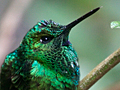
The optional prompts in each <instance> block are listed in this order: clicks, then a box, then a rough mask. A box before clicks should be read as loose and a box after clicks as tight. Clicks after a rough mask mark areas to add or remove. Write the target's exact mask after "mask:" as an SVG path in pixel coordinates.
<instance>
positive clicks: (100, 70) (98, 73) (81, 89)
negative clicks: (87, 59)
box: [78, 48, 120, 90]
mask: <svg viewBox="0 0 120 90" xmlns="http://www.w3.org/2000/svg"><path fill="white" fill-rule="evenodd" d="M119 62H120V48H119V49H118V50H116V51H115V52H114V53H112V54H111V55H110V56H108V57H107V58H106V59H105V60H104V61H102V62H101V63H100V64H99V65H98V66H97V67H95V68H94V69H93V70H92V71H91V72H90V73H89V74H88V75H87V76H86V77H84V78H83V79H82V80H81V81H80V82H79V86H78V90H88V89H89V88H90V87H91V86H92V85H93V84H94V83H95V82H97V81H98V80H99V79H100V78H101V77H103V76H104V75H105V74H106V73H107V72H108V71H109V70H111V69H112V68H113V67H114V66H116V65H117V64H118V63H119Z"/></svg>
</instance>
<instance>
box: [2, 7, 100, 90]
mask: <svg viewBox="0 0 120 90" xmlns="http://www.w3.org/2000/svg"><path fill="white" fill-rule="evenodd" d="M99 9H100V7H98V8H96V9H94V10H91V11H90V12H88V13H87V14H85V15H83V16H82V17H80V18H78V19H76V20H75V21H73V22H71V23H70V24H68V25H60V24H58V23H55V22H53V21H52V20H49V21H46V20H41V21H40V22H38V23H37V24H36V25H35V26H34V27H33V28H31V29H30V30H29V31H28V32H27V34H26V35H25V37H24V38H23V40H22V42H21V43H20V46H19V47H18V48H17V49H16V50H14V51H13V52H11V53H10V54H8V55H7V56H6V59H5V61H4V63H3V64H2V67H1V73H0V86H1V87H0V88H1V90H77V86H78V83H79V78H80V71H79V64H78V57H77V53H76V51H75V50H74V49H73V47H72V44H71V43H70V41H69V40H68V39H69V32H70V30H71V28H72V27H74V26H75V25H77V24H78V23H79V22H81V21H82V20H84V19H85V18H87V17H89V16H90V15H92V14H94V13H95V12H96V11H98V10H99Z"/></svg>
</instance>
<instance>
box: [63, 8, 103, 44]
mask: <svg viewBox="0 0 120 90" xmlns="http://www.w3.org/2000/svg"><path fill="white" fill-rule="evenodd" d="M100 8H101V7H98V8H95V9H93V10H91V11H90V12H88V13H86V14H85V15H83V16H82V17H80V18H78V19H76V20H75V21H73V22H71V23H69V24H68V25H66V26H65V27H64V30H63V32H62V33H61V34H64V36H65V37H64V39H63V44H62V46H68V45H69V44H70V42H69V41H68V34H69V32H70V30H71V29H72V28H73V27H74V26H75V25H77V24H78V23H79V22H81V21H82V20H84V19H86V18H87V17H89V16H91V15H92V14H94V13H95V12H97V11H98V10H99V9H100Z"/></svg>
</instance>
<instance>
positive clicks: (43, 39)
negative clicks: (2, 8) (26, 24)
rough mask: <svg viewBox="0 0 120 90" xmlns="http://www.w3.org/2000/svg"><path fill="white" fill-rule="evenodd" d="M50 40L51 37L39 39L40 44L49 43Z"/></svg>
mask: <svg viewBox="0 0 120 90" xmlns="http://www.w3.org/2000/svg"><path fill="white" fill-rule="evenodd" d="M52 39H53V37H52V36H42V37H41V38H40V42H41V43H42V44H46V43H49V42H50V41H51V40H52Z"/></svg>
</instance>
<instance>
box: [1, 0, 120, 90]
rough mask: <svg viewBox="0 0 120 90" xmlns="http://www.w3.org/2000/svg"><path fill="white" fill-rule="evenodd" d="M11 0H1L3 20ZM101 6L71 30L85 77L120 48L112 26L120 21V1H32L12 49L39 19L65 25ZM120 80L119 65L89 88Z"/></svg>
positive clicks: (118, 33)
mask: <svg viewBox="0 0 120 90" xmlns="http://www.w3.org/2000/svg"><path fill="white" fill-rule="evenodd" d="M12 1H14V0H0V20H1V19H2V17H3V15H4V13H5V11H6V10H7V8H8V6H9V4H10V3H11V2H12ZM24 1H25V0H24ZM99 6H103V8H101V9H100V10H99V11H98V12H97V13H95V14H94V15H92V16H91V17H89V18H87V19H86V20H84V21H82V22H81V23H80V24H78V25H77V26H75V27H74V28H73V29H72V32H71V33H70V41H71V43H72V44H73V46H74V48H75V50H76V51H77V53H78V57H79V63H80V71H81V79H82V78H83V77H85V76H86V75H87V74H88V73H89V72H90V71H91V70H92V69H93V68H94V67H96V66H97V65H98V64H99V63H100V62H101V61H102V60H104V59H105V58H106V57H107V56H109V55H110V54H111V53H112V52H114V51H115V50H117V49H118V48H119V47H120V29H111V28H110V23H111V22H112V21H119V20H120V10H119V8H120V0H74V1H73V0H33V1H32V3H31V4H30V6H29V8H28V9H27V10H26V12H25V13H24V16H23V17H22V21H21V22H20V23H19V26H18V27H17V30H16V32H15V34H14V35H15V36H14V37H15V38H13V42H12V43H13V44H12V47H11V50H9V52H10V51H12V50H14V49H15V48H17V47H18V46H19V43H20V41H21V40H22V38H23V37H24V35H25V34H26V32H27V31H28V30H29V29H30V28H32V27H33V25H35V24H36V23H37V22H38V21H40V20H44V19H45V20H49V19H52V20H53V21H55V22H58V23H60V24H63V25H66V24H68V23H70V22H71V21H73V20H75V19H77V18H78V17H80V16H82V15H84V14H85V13H87V12H88V11H90V10H92V9H94V8H96V7H99ZM19 8H21V7H19ZM8 22H10V23H11V21H8ZM1 23H2V22H1ZM8 30H9V28H8ZM6 34H7V33H6ZM8 38H9V37H8ZM4 48H6V47H0V50H2V49H4ZM118 83H120V64H119V65H117V66H115V68H113V69H112V70H111V71H109V72H108V73H107V74H106V75H105V76H104V77H102V78H101V79H100V80H99V81H98V82H97V83H96V84H94V85H93V86H92V87H91V88H90V90H103V89H105V90H106V88H108V87H111V86H112V85H114V84H118Z"/></svg>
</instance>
